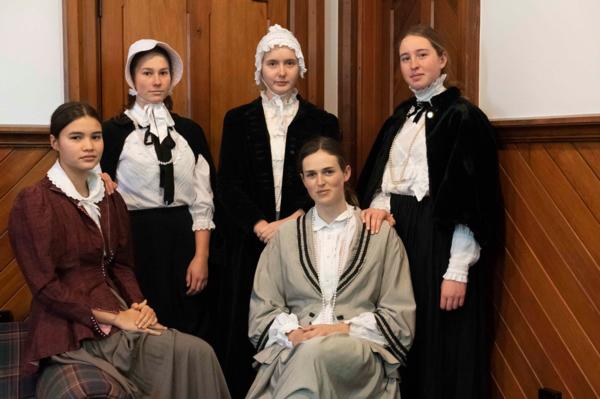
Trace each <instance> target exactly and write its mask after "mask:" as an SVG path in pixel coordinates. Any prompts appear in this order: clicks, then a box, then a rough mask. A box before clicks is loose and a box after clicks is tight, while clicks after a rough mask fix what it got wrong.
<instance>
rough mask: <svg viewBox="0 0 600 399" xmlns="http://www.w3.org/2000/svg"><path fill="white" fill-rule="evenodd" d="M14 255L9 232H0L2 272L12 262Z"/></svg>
mask: <svg viewBox="0 0 600 399" xmlns="http://www.w3.org/2000/svg"><path fill="white" fill-rule="evenodd" d="M14 257H15V254H14V253H13V251H12V247H11V245H10V239H9V237H8V233H7V232H6V231H5V232H3V233H2V234H0V272H2V270H4V268H5V267H7V266H8V265H9V264H10V262H11V261H12V260H13V259H14Z"/></svg>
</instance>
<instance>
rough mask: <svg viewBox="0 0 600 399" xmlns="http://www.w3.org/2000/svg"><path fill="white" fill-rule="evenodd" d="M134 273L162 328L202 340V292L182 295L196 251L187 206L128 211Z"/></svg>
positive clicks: (204, 321) (204, 325)
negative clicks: (188, 269)
mask: <svg viewBox="0 0 600 399" xmlns="http://www.w3.org/2000/svg"><path fill="white" fill-rule="evenodd" d="M129 215H130V219H131V232H132V239H133V249H134V256H135V273H136V276H137V279H138V282H139V284H140V288H141V289H142V293H143V294H144V296H145V297H146V299H147V300H148V304H149V305H150V306H151V307H152V308H153V309H154V311H155V312H156V314H157V317H158V320H159V322H160V323H162V324H163V325H165V326H167V327H170V328H175V329H177V330H179V331H182V332H186V333H188V334H193V335H196V336H199V337H201V338H205V335H206V331H207V329H208V323H209V321H208V318H207V309H206V306H205V304H204V302H205V292H201V293H199V294H196V295H194V296H188V295H186V291H187V288H186V285H185V276H186V273H187V268H188V266H189V264H190V261H191V260H192V258H193V257H194V254H195V251H196V241H195V236H194V232H193V231H192V216H191V214H190V212H189V210H188V207H187V206H179V207H169V208H154V209H145V210H136V211H130V212H129Z"/></svg>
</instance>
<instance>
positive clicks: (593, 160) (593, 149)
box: [573, 142, 600, 179]
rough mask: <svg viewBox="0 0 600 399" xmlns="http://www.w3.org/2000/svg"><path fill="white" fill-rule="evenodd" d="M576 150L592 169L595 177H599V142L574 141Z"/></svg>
mask: <svg viewBox="0 0 600 399" xmlns="http://www.w3.org/2000/svg"><path fill="white" fill-rule="evenodd" d="M573 145H574V146H575V148H577V151H579V153H580V154H581V156H582V157H583V159H585V162H586V163H587V164H588V165H589V167H590V168H591V169H592V170H593V171H594V174H595V175H596V178H597V179H600V142H596V143H574V144H573Z"/></svg>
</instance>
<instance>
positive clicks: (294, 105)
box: [260, 89, 300, 214]
mask: <svg viewBox="0 0 600 399" xmlns="http://www.w3.org/2000/svg"><path fill="white" fill-rule="evenodd" d="M297 94H298V90H296V89H294V91H293V92H292V93H291V95H289V96H287V97H285V98H284V97H281V96H278V95H272V97H271V99H270V100H269V97H268V96H267V93H266V92H265V91H264V90H263V91H262V92H261V93H260V96H261V98H262V106H263V110H264V113H265V121H266V122H267V130H268V131H269V139H270V145H271V163H272V168H273V183H274V189H275V211H276V212H277V214H279V211H280V209H281V185H282V180H283V164H284V161H285V141H286V138H287V129H288V127H289V126H290V124H291V123H292V120H294V117H295V116H296V114H297V113H298V108H299V105H300V102H299V101H298V98H297Z"/></svg>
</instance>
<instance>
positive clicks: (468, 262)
mask: <svg viewBox="0 0 600 399" xmlns="http://www.w3.org/2000/svg"><path fill="white" fill-rule="evenodd" d="M480 252H481V247H480V246H479V244H478V243H477V241H476V240H475V237H474V236H473V232H472V231H471V229H469V228H468V227H467V226H465V225H464V224H457V225H456V227H455V228H454V234H453V235H452V246H451V247H450V261H449V262H448V269H447V270H446V273H445V274H444V276H443V277H444V279H445V280H454V281H460V282H461V283H466V282H467V281H468V275H469V268H470V267H471V266H472V265H474V264H475V263H477V261H478V260H479V254H480Z"/></svg>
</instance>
